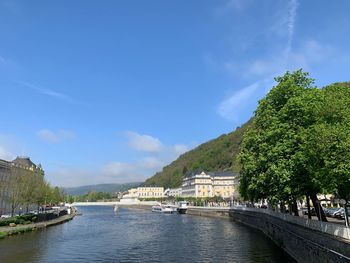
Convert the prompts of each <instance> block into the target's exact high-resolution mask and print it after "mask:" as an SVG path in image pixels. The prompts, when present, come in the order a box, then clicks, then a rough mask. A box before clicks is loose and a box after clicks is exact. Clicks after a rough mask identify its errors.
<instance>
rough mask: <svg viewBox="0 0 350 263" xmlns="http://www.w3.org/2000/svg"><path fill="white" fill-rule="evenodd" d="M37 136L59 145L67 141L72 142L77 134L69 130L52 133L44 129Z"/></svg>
mask: <svg viewBox="0 0 350 263" xmlns="http://www.w3.org/2000/svg"><path fill="white" fill-rule="evenodd" d="M37 136H38V137H39V138H40V139H41V140H43V141H45V142H50V143H59V142H62V141H65V140H72V139H74V138H75V134H74V133H73V132H71V131H67V130H58V131H51V130H49V129H42V130H40V131H38V132H37Z"/></svg>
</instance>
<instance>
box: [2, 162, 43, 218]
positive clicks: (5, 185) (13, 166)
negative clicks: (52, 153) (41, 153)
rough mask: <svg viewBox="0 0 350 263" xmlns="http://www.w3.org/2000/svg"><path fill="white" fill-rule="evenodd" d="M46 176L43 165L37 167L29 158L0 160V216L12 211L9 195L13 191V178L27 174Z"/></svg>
mask: <svg viewBox="0 0 350 263" xmlns="http://www.w3.org/2000/svg"><path fill="white" fill-rule="evenodd" d="M28 172H30V173H37V174H40V175H43V174H44V171H43V170H42V168H41V165H40V164H39V165H38V166H37V165H35V164H34V163H33V162H32V161H31V160H30V158H29V157H17V158H16V159H15V160H13V161H5V160H0V186H1V187H0V215H1V214H4V213H8V212H10V211H11V208H10V203H9V198H8V197H9V193H10V191H11V176H16V175H22V176H25V175H26V173H28Z"/></svg>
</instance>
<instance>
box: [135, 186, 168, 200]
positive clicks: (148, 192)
mask: <svg viewBox="0 0 350 263" xmlns="http://www.w3.org/2000/svg"><path fill="white" fill-rule="evenodd" d="M137 194H138V197H139V198H162V197H164V187H137Z"/></svg>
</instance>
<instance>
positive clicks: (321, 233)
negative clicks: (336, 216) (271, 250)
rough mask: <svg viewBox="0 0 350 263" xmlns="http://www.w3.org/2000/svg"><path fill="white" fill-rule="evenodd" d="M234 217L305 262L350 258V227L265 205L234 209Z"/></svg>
mask: <svg viewBox="0 0 350 263" xmlns="http://www.w3.org/2000/svg"><path fill="white" fill-rule="evenodd" d="M229 214H230V217H231V218H232V219H233V220H235V221H238V222H241V223H243V224H245V225H248V226H251V227H254V228H257V229H259V230H261V231H262V232H264V233H265V234H266V235H267V236H269V237H270V238H271V239H272V240H273V241H274V242H275V243H276V244H277V245H278V246H280V247H282V248H283V249H284V250H285V251H286V252H287V253H289V254H290V255H291V256H292V257H293V258H294V259H295V260H296V261H298V262H302V263H304V262H305V263H306V262H307V263H310V262H311V263H313V262H315V263H316V262H317V263H329V262H337V263H340V262H350V236H349V229H348V228H346V227H343V226H341V225H337V224H333V223H324V222H318V221H312V220H307V219H303V218H298V217H295V216H291V215H285V214H280V213H276V212H273V211H269V210H265V209H253V208H240V209H238V208H237V209H231V210H230V212H229Z"/></svg>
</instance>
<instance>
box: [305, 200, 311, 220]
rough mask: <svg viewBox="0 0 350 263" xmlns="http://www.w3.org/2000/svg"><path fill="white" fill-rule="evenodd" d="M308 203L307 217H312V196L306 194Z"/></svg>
mask: <svg viewBox="0 0 350 263" xmlns="http://www.w3.org/2000/svg"><path fill="white" fill-rule="evenodd" d="M306 204H307V217H308V218H309V219H311V209H310V197H309V195H306Z"/></svg>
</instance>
